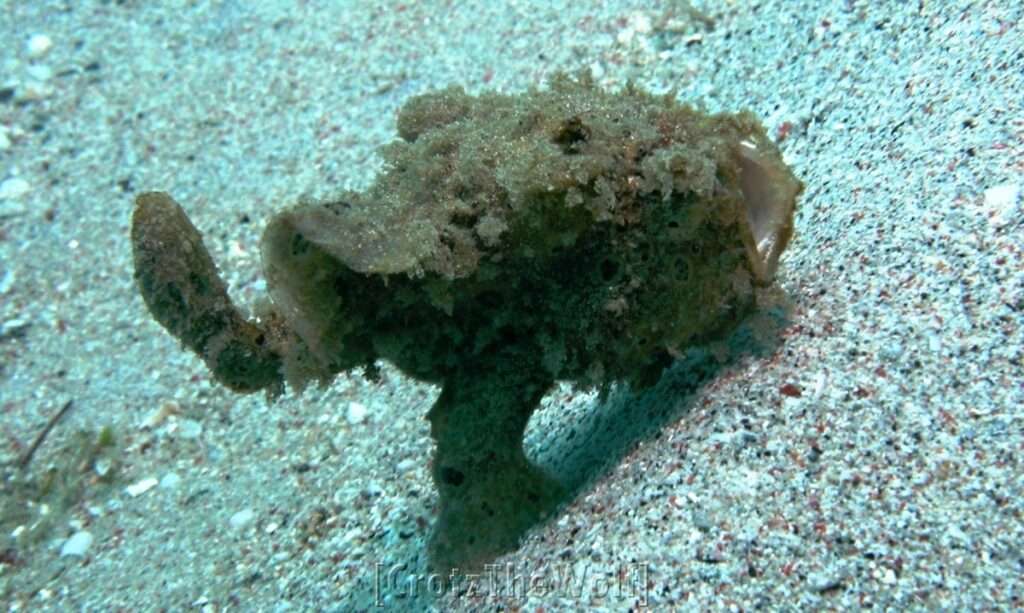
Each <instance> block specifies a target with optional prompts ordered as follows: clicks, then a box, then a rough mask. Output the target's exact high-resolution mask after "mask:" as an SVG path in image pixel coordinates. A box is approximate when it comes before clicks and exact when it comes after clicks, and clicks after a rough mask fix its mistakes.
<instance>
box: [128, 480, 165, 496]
mask: <svg viewBox="0 0 1024 613" xmlns="http://www.w3.org/2000/svg"><path fill="white" fill-rule="evenodd" d="M158 483H159V482H158V481H157V480H156V479H155V478H153V477H149V478H147V479H143V480H142V481H139V482H138V483H133V484H131V485H129V486H128V487H126V488H124V491H125V493H126V494H128V495H129V496H131V497H133V498H134V497H135V496H139V495H141V494H145V493H146V492H148V491H149V490H151V489H153V488H154V487H156V486H157V484H158Z"/></svg>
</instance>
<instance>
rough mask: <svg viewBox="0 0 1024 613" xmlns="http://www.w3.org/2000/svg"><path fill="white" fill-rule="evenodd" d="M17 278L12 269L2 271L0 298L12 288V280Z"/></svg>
mask: <svg viewBox="0 0 1024 613" xmlns="http://www.w3.org/2000/svg"><path fill="white" fill-rule="evenodd" d="M16 278H17V275H16V274H15V272H14V270H13V269H7V270H5V271H4V276H3V277H2V278H0V296H2V295H4V294H6V293H7V292H9V291H11V288H13V287H14V280H15V279H16Z"/></svg>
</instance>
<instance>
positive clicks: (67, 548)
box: [60, 530, 93, 558]
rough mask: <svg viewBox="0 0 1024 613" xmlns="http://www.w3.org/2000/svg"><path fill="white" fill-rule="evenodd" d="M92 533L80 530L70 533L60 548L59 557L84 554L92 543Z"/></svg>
mask: <svg viewBox="0 0 1024 613" xmlns="http://www.w3.org/2000/svg"><path fill="white" fill-rule="evenodd" d="M92 540H93V539H92V534H91V533H89V532H87V531H85V530H82V531H80V532H76V533H74V534H72V535H71V538H69V539H68V540H66V541H64V545H62V546H61V548H60V557H62V558H63V557H67V556H78V557H82V556H84V555H85V552H86V550H88V549H89V546H90V545H92Z"/></svg>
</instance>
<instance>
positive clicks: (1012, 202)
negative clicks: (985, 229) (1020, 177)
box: [985, 183, 1020, 228]
mask: <svg viewBox="0 0 1024 613" xmlns="http://www.w3.org/2000/svg"><path fill="white" fill-rule="evenodd" d="M1019 197H1020V184H1019V183H1005V184H1003V185H997V186H995V187H990V188H988V189H986V190H985V211H986V213H987V215H988V222H989V224H991V225H992V227H994V228H1002V227H1003V226H1005V225H1006V224H1008V223H1010V221H1011V220H1013V218H1014V217H1016V216H1017V201H1018V198H1019Z"/></svg>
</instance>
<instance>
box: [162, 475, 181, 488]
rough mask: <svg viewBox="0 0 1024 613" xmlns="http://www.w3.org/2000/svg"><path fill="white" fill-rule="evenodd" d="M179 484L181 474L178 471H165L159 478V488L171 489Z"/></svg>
mask: <svg viewBox="0 0 1024 613" xmlns="http://www.w3.org/2000/svg"><path fill="white" fill-rule="evenodd" d="M179 485H181V475H179V474H178V473H167V474H166V475H164V476H163V477H162V478H161V479H160V489H162V490H173V489H175V488H177V487H178V486H179Z"/></svg>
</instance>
